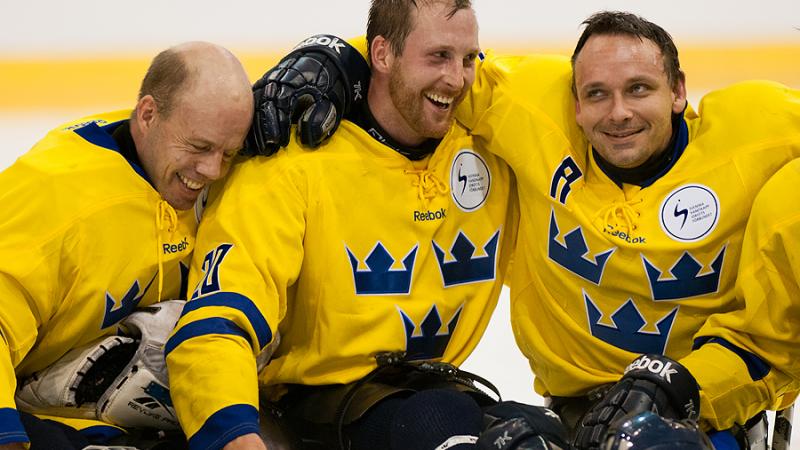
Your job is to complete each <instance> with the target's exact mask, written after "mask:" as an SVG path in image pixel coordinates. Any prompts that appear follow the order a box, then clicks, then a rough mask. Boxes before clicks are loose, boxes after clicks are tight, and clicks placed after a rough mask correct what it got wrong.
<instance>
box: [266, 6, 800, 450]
mask: <svg viewBox="0 0 800 450" xmlns="http://www.w3.org/2000/svg"><path fill="white" fill-rule="evenodd" d="M584 25H586V27H585V29H584V32H583V33H582V35H581V37H580V39H579V41H578V44H577V46H576V49H575V52H574V54H573V57H572V63H573V69H574V71H573V70H571V68H570V61H569V60H568V59H567V58H563V57H558V56H552V55H529V56H526V57H503V56H491V55H490V56H489V57H487V59H486V60H485V61H483V62H481V63H479V64H478V71H477V76H476V81H475V82H474V83H473V88H472V90H471V92H470V94H469V95H468V96H467V97H466V99H465V101H463V102H462V103H461V105H459V107H458V108H457V116H456V117H457V120H458V121H459V122H460V123H462V124H464V125H465V126H466V127H467V128H470V129H471V131H472V133H473V136H474V137H475V142H476V143H478V144H481V146H484V147H486V148H487V149H489V150H490V151H492V152H494V153H495V154H497V155H499V156H500V157H501V158H503V159H504V160H505V161H506V162H507V163H508V164H509V166H510V167H511V168H512V170H513V171H514V174H515V176H516V180H517V184H516V186H517V190H518V197H519V202H520V220H519V231H518V235H517V242H516V246H515V254H514V264H513V266H512V268H511V274H510V278H511V282H510V284H511V321H512V326H513V328H514V331H515V333H514V335H515V338H516V341H517V343H518V344H519V346H520V349H521V350H522V352H523V353H524V354H525V355H526V357H527V358H528V359H529V360H530V364H531V368H532V369H533V372H534V374H535V380H534V388H535V389H536V391H537V392H538V393H539V394H541V395H543V396H545V397H546V398H547V401H548V402H549V404H550V406H551V407H552V408H553V409H554V410H555V411H556V412H557V413H559V415H560V416H561V417H562V419H563V420H564V423H565V424H566V425H567V427H568V428H569V429H570V431H571V432H572V433H573V434H574V435H575V436H574V437H575V442H574V444H575V445H576V447H578V448H585V449H596V448H598V447H600V446H601V445H602V444H603V443H604V442H605V438H606V432H607V431H608V429H609V427H613V426H616V425H619V424H620V423H622V422H623V421H622V419H623V418H625V417H626V416H627V415H629V414H635V413H637V412H640V411H642V410H653V411H656V412H657V413H658V414H660V415H663V416H666V417H671V418H675V419H683V418H686V417H691V418H697V417H699V419H700V420H701V423H702V425H703V426H704V429H707V430H725V431H723V432H721V433H716V434H714V439H716V440H717V441H716V443H717V444H720V445H721V442H722V441H728V442H729V443H730V441H732V440H734V437H733V436H734V434H735V435H736V437H737V438H738V439H739V442H738V443H736V442H734V443H733V444H732V445H734V446H736V445H750V444H752V445H754V446H756V448H757V446H758V445H759V441H758V440H757V438H758V436H759V433H760V432H762V431H764V427H763V426H762V425H763V424H764V422H763V415H762V414H761V412H762V410H764V409H770V408H779V407H781V406H785V405H786V404H788V403H791V401H792V400H793V398H794V395H795V393H794V391H795V390H796V389H798V385H797V384H796V383H795V384H793V383H792V381H791V380H789V379H787V376H786V374H785V373H782V372H781V371H780V370H774V369H773V368H772V367H771V366H770V365H769V364H768V363H767V362H766V361H768V360H767V359H766V358H762V356H764V355H762V354H756V353H752V352H750V351H747V350H746V349H745V348H743V347H741V346H738V345H737V344H736V342H731V341H729V340H727V339H726V335H720V334H719V333H718V332H717V331H715V329H713V328H710V327H709V326H707V322H708V323H714V321H715V320H716V319H718V318H719V317H721V316H723V315H725V314H727V313H729V312H731V311H735V310H737V309H738V308H741V306H742V300H741V299H739V298H737V297H736V295H735V292H734V282H735V278H736V270H737V267H738V266H739V253H740V251H741V246H742V236H743V233H744V226H745V222H746V220H747V215H748V213H749V210H750V205H751V204H752V202H753V198H754V197H755V195H756V193H757V192H758V190H759V188H760V187H761V186H762V185H763V183H764V182H765V180H766V179H767V178H768V177H769V176H770V175H771V174H772V173H774V172H775V171H776V170H777V169H778V168H780V167H781V166H782V165H783V164H785V163H786V162H787V161H789V160H791V159H792V158H793V157H797V156H800V108H798V107H797V105H798V101H799V100H800V93H798V91H796V90H792V89H789V88H787V87H785V86H782V85H779V84H777V83H771V82H764V81H762V82H746V83H740V84H737V85H734V86H731V87H729V88H726V89H723V90H720V91H716V92H713V93H710V94H708V95H707V96H705V97H704V99H703V100H702V102H701V104H700V108H699V110H698V112H697V113H696V112H695V111H694V110H692V109H691V108H690V107H689V106H688V105H687V102H686V89H685V79H684V75H683V73H682V72H681V70H680V64H679V60H678V51H677V49H676V47H675V45H674V43H673V41H672V38H671V36H670V35H669V34H668V33H667V32H666V31H665V30H663V29H662V28H661V27H659V26H658V25H656V24H654V23H652V22H649V21H647V20H645V19H643V18H641V17H638V16H636V15H633V14H630V13H625V12H608V11H606V12H600V13H597V14H596V15H593V16H592V17H590V18H588V19H587V20H586V21H585V22H584ZM433 100H434V102H435V101H437V100H436V99H433ZM263 103H268V102H263ZM434 104H435V103H434ZM261 108H262V109H263V108H264V105H261ZM764 328H765V329H771V328H780V325H778V326H777V327H772V324H765V325H764ZM727 430H732V431H733V434H732V433H729V432H728V431H727ZM744 430H747V432H744ZM748 441H749V442H748Z"/></svg>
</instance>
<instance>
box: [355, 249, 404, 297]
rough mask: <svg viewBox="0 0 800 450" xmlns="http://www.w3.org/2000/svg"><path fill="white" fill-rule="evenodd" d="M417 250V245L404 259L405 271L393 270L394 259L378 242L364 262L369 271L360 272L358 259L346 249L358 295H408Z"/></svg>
mask: <svg viewBox="0 0 800 450" xmlns="http://www.w3.org/2000/svg"><path fill="white" fill-rule="evenodd" d="M417 248H418V246H417V245H415V246H414V248H413V249H411V251H410V252H409V253H408V255H406V257H405V258H403V267H405V270H403V269H400V270H392V264H394V258H392V255H391V254H389V252H388V251H386V248H384V246H383V244H381V243H380V242H378V244H377V245H376V246H375V248H374V249H373V250H372V252H371V253H370V254H369V255H368V256H367V259H366V260H364V262H365V263H366V265H367V267H369V270H358V258H356V257H355V255H353V252H351V251H350V249H349V248H347V247H345V250H347V256H348V257H349V258H350V266H351V267H352V268H353V279H354V282H355V287H356V295H380V294H408V293H409V292H410V290H411V274H412V273H413V271H414V260H415V259H416V257H417Z"/></svg>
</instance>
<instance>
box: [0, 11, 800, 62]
mask: <svg viewBox="0 0 800 450" xmlns="http://www.w3.org/2000/svg"><path fill="white" fill-rule="evenodd" d="M368 5H369V2H368V1H367V0H327V1H321V0H307V1H296V0H295V1H292V0H261V1H250V0H225V1H219V0H134V1H106V0H103V1H100V0H76V1H69V2H65V1H56V0H47V1H43V0H39V1H37V0H30V1H27V2H26V1H21V0H0V30H2V32H0V55H2V54H17V55H31V54H53V53H56V54H69V55H74V54H80V53H81V52H118V51H123V52H130V51H141V50H142V49H144V50H147V51H151V50H159V49H161V48H163V47H166V46H169V45H171V44H174V43H177V42H181V41H185V40H192V39H202V40H209V41H214V42H218V43H220V44H223V45H225V46H228V47H231V48H236V49H238V48H252V49H263V48H264V46H271V47H275V46H277V47H278V48H285V46H287V45H291V44H293V43H295V42H296V41H298V40H299V39H300V38H302V37H303V36H306V35H308V34H310V33H317V32H333V33H336V34H340V35H343V36H346V37H347V36H355V35H359V34H361V33H363V30H364V28H365V24H366V13H367V9H368ZM474 5H475V9H476V10H477V12H478V19H479V21H480V23H481V32H482V39H483V42H484V45H486V44H491V43H492V42H494V41H503V42H506V41H519V42H522V43H525V44H526V45H527V44H529V43H530V42H531V41H537V40H541V41H547V42H550V41H557V42H572V40H574V38H575V36H577V33H578V24H579V23H580V21H581V20H582V19H584V18H585V17H586V16H588V15H589V14H591V13H592V12H594V11H597V10H600V9H622V10H630V11H634V12H637V13H640V14H642V15H644V16H645V17H647V18H648V19H650V20H653V21H654V22H656V23H659V24H660V25H662V26H663V27H665V28H666V29H667V30H668V31H670V32H671V33H672V34H673V35H674V37H675V38H676V40H677V41H678V42H679V43H681V42H683V41H685V40H691V41H696V40H705V41H709V40H710V41H720V40H722V41H726V40H731V39H732V40H736V41H739V42H756V41H764V40H770V41H774V40H781V41H788V42H798V40H800V31H797V28H798V27H800V2H798V1H797V0H761V1H748V2H743V1H729V0H668V1H648V2H645V1H633V0H603V1H596V0H595V1H592V0H577V1H551V2H540V1H535V0H474Z"/></svg>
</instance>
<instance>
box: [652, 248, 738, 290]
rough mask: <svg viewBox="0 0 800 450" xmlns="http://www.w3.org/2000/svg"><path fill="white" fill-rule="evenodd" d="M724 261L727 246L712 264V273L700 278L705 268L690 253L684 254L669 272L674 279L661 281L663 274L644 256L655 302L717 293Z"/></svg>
mask: <svg viewBox="0 0 800 450" xmlns="http://www.w3.org/2000/svg"><path fill="white" fill-rule="evenodd" d="M724 259H725V246H723V247H722V250H720V252H719V255H717V257H716V258H714V261H712V262H711V269H712V271H711V272H709V273H707V274H705V275H699V276H698V274H699V273H700V270H701V269H702V268H703V266H702V265H701V264H700V263H699V262H697V260H696V259H694V257H693V256H692V255H691V254H690V253H689V252H684V254H683V255H682V256H681V257H680V259H678V262H676V263H675V265H674V266H672V269H670V271H669V272H670V273H671V274H672V276H673V277H674V279H672V280H663V281H659V278H660V277H661V274H662V273H663V272H662V271H660V270H659V269H658V268H657V267H656V266H654V265H653V264H651V263H650V261H648V260H647V258H645V257H644V255H643V256H642V261H643V262H644V268H645V270H646V271H647V278H648V279H649V280H650V291H651V292H652V294H653V300H675V299H679V298H687V297H694V296H697V295H705V294H711V293H713V292H717V289H718V288H719V276H720V273H722V262H723V260H724Z"/></svg>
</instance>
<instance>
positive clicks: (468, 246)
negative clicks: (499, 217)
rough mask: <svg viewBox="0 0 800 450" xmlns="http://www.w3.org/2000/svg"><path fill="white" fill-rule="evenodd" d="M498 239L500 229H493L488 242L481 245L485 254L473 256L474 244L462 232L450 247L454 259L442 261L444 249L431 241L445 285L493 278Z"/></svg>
mask: <svg viewBox="0 0 800 450" xmlns="http://www.w3.org/2000/svg"><path fill="white" fill-rule="evenodd" d="M499 240H500V230H497V231H495V233H494V235H492V237H491V238H490V239H489V242H487V243H486V245H484V246H483V251H484V252H486V256H481V257H477V258H473V257H472V256H473V255H474V254H475V246H474V245H473V244H472V242H470V240H469V238H468V237H467V236H465V235H464V233H462V232H460V231H459V232H458V237H456V241H455V242H454V243H453V247H452V248H451V249H450V253H451V254H452V255H453V258H455V261H451V262H444V251H443V250H442V249H441V247H439V246H438V245H437V244H436V241H433V242H432V244H433V251H434V253H436V259H437V260H438V261H439V270H440V271H441V273H442V281H444V285H445V287H448V286H454V285H457V284H466V283H475V282H477V281H486V280H493V279H494V272H495V270H494V269H495V264H494V263H495V257H496V256H497V242H498V241H499Z"/></svg>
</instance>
